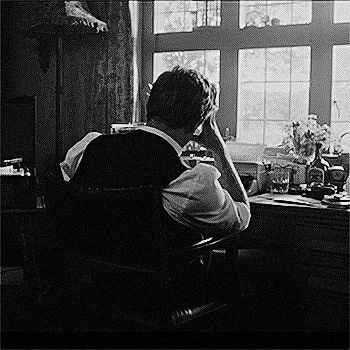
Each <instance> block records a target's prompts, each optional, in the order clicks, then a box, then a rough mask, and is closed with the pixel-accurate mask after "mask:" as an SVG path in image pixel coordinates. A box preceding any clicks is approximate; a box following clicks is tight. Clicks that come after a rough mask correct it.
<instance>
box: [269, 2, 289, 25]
mask: <svg viewBox="0 0 350 350" xmlns="http://www.w3.org/2000/svg"><path fill="white" fill-rule="evenodd" d="M267 14H268V16H269V17H270V20H272V19H274V18H277V19H278V20H279V24H280V25H286V24H291V23H292V3H291V2H289V1H286V3H281V1H268V7H267Z"/></svg>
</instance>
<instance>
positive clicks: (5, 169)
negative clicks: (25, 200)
mask: <svg viewBox="0 0 350 350" xmlns="http://www.w3.org/2000/svg"><path fill="white" fill-rule="evenodd" d="M0 175H1V176H24V169H23V168H21V169H18V170H17V169H15V168H14V167H13V165H7V166H2V167H0Z"/></svg>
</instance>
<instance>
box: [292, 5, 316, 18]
mask: <svg viewBox="0 0 350 350" xmlns="http://www.w3.org/2000/svg"><path fill="white" fill-rule="evenodd" d="M311 7H312V2H311V1H293V2H292V24H305V23H311V14H312V8H311Z"/></svg>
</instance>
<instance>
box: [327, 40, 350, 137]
mask: <svg viewBox="0 0 350 350" xmlns="http://www.w3.org/2000/svg"><path fill="white" fill-rule="evenodd" d="M349 60H350V45H336V46H334V47H333V70H332V117H331V123H332V127H333V122H340V121H349V120H350V67H349V66H350V64H349ZM344 131H346V130H344Z"/></svg>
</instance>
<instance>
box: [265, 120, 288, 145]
mask: <svg viewBox="0 0 350 350" xmlns="http://www.w3.org/2000/svg"><path fill="white" fill-rule="evenodd" d="M285 126H286V122H277V121H274V122H271V121H267V122H266V123H265V140H264V143H265V144H266V145H269V146H279V145H281V144H282V141H283V137H284V133H283V129H284V127H285Z"/></svg>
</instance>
